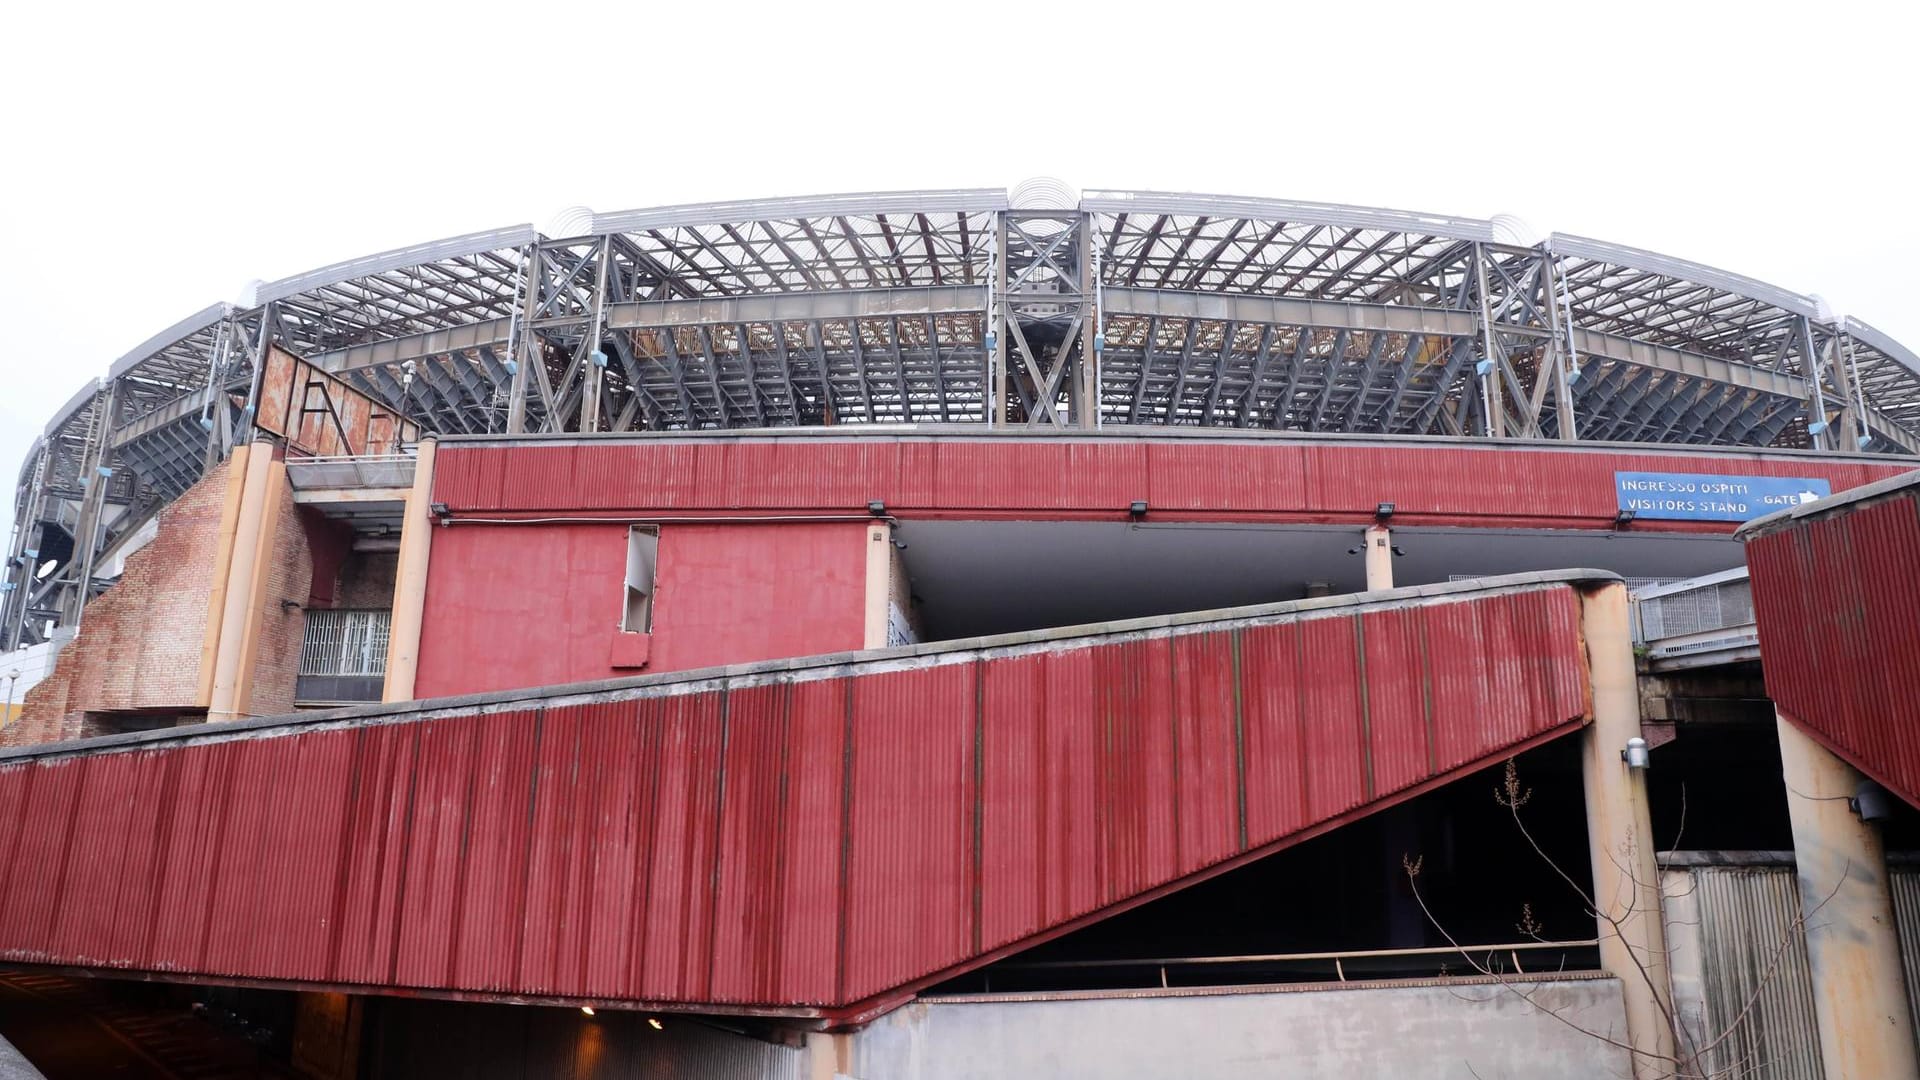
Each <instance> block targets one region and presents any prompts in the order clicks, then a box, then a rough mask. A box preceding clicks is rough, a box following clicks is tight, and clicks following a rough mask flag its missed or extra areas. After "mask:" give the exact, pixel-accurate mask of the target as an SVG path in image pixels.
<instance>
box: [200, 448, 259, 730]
mask: <svg viewBox="0 0 1920 1080" xmlns="http://www.w3.org/2000/svg"><path fill="white" fill-rule="evenodd" d="M252 453H253V448H252V447H251V446H236V447H234V448H233V456H232V457H231V458H229V459H228V461H227V490H226V492H225V499H224V500H223V501H222V502H221V504H220V532H219V535H218V538H217V539H216V541H215V543H214V549H213V582H212V586H211V588H209V589H208V591H207V626H206V630H205V632H204V633H205V637H204V638H203V639H202V640H201V644H200V680H199V684H198V689H197V690H196V692H195V694H194V699H193V700H194V704H196V705H199V706H200V707H201V708H206V707H207V706H209V705H211V704H212V703H213V673H214V668H215V666H216V665H217V664H218V662H219V654H220V625H221V623H222V622H223V621H225V616H226V612H227V576H228V575H229V574H231V573H232V572H233V540H234V532H235V530H237V529H238V528H239V527H240V497H241V493H242V492H243V491H244V490H245V488H246V484H247V459H248V458H249V457H250V456H251V455H252Z"/></svg>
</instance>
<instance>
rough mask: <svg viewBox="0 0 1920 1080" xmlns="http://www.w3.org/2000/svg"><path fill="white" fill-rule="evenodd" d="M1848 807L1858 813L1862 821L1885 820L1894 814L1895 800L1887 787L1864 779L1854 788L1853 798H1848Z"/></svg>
mask: <svg viewBox="0 0 1920 1080" xmlns="http://www.w3.org/2000/svg"><path fill="white" fill-rule="evenodd" d="M1847 809H1849V810H1851V811H1853V812H1854V813H1855V814H1858V815H1859V816H1860V820H1861V821H1885V820H1887V819H1888V818H1890V817H1892V816H1893V800H1892V799H1891V798H1889V797H1888V795H1887V789H1886V788H1883V787H1881V786H1880V785H1879V784H1876V783H1874V782H1873V781H1871V780H1862V781H1860V786H1859V787H1857V788H1855V789H1854V792H1853V798H1851V799H1848V800H1847Z"/></svg>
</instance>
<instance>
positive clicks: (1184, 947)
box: [926, 738, 1599, 995]
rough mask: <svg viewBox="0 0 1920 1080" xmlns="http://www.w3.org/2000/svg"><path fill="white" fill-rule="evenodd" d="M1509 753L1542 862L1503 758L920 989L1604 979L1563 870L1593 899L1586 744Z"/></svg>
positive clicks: (1568, 741) (1586, 917) (1560, 742)
mask: <svg viewBox="0 0 1920 1080" xmlns="http://www.w3.org/2000/svg"><path fill="white" fill-rule="evenodd" d="M1511 760H1512V763H1513V767H1514V770H1515V772H1514V775H1515V777H1516V780H1517V783H1518V785H1519V790H1520V791H1521V793H1522V805H1521V806H1520V808H1519V811H1518V813H1519V818H1520V820H1521V821H1522V822H1524V824H1525V826H1526V829H1527V831H1528V833H1530V834H1531V836H1532V838H1533V841H1535V842H1537V843H1538V844H1539V852H1538V853H1536V852H1535V851H1534V850H1533V847H1532V845H1531V843H1530V842H1529V840H1528V839H1527V836H1526V835H1523V834H1522V833H1521V831H1520V829H1519V828H1518V827H1516V824H1515V821H1514V813H1513V812H1512V811H1510V810H1509V809H1508V808H1507V807H1506V806H1504V805H1503V804H1502V801H1501V800H1502V799H1504V798H1505V784H1506V775H1507V772H1506V770H1507V763H1506V762H1501V763H1498V764H1494V765H1490V766H1488V767H1486V768H1483V769H1480V770H1478V771H1476V772H1473V773H1471V774H1469V775H1467V776H1465V777H1462V778H1461V779H1459V780H1456V781H1454V782H1452V783H1449V784H1446V785H1444V786H1442V787H1439V788H1436V789H1434V790H1432V791H1429V792H1426V793H1424V794H1421V795H1419V796H1416V797H1414V798H1412V799H1408V800H1406V801H1404V802H1401V803H1398V804H1395V805H1392V806H1389V807H1386V808H1384V809H1382V810H1380V811H1378V812H1376V813H1374V814H1371V815H1369V816H1367V817H1365V818H1362V819H1360V820H1358V821H1355V822H1353V823H1351V824H1348V825H1345V826H1342V827H1340V828H1338V829H1336V830H1334V831H1332V832H1329V833H1327V834H1324V835H1322V836H1318V837H1315V838H1313V839H1310V840H1307V841H1305V842H1303V843H1300V844H1298V845H1295V846H1292V847H1288V848H1286V849H1283V850H1281V851H1278V852H1276V853H1274V854H1272V855H1269V856H1267V857H1266V858H1263V859H1260V860H1257V861H1255V862H1252V863H1249V864H1247V865H1245V866H1242V867H1239V868H1237V869H1234V870H1231V871H1228V872H1226V873H1224V874H1221V875H1219V876H1217V877H1214V878H1210V879H1208V880H1205V881H1202V882H1200V883H1198V884H1195V885H1192V886H1189V887H1187V888H1184V889H1181V890H1180V891H1178V892H1175V893H1173V894H1171V895H1168V896H1165V897H1162V898H1160V899H1157V900H1154V901H1151V902H1149V903H1146V904H1142V905H1140V906H1139V907H1136V908H1133V909H1131V910H1129V911H1125V912H1122V913H1120V914H1118V915H1115V916H1112V917H1110V918H1107V919H1104V920H1101V921H1100V922H1097V923H1094V924H1093V925H1091V926H1088V927H1085V928H1083V929H1080V930H1077V931H1075V932H1073V933H1070V934H1066V935H1063V936H1061V937H1059V938H1056V939H1054V940H1052V941H1049V942H1046V943H1044V944H1042V945H1039V946H1036V947H1035V948H1032V949H1028V950H1026V951H1024V952H1021V953H1017V954H1015V955H1013V956H1010V957H1007V958H1006V959H1004V960H1001V961H999V962H997V963H994V964H991V965H988V966H986V967H983V968H980V969H978V970H976V971H972V972H968V973H967V974H965V975H961V976H959V977H956V978H954V979H950V980H948V981H947V982H945V983H942V984H940V985H937V986H934V987H931V988H929V989H928V990H927V991H926V992H927V993H928V994H929V995H947V994H979V993H1022V992H1031V993H1047V992H1058V991H1116V992H1117V991H1125V990H1137V989H1153V988H1179V987H1204V986H1235V985H1249V984H1284V983H1310V982H1339V981H1366V980H1392V979H1408V978H1433V977H1436V976H1454V975H1476V974H1477V972H1476V970H1475V968H1474V965H1475V964H1481V965H1485V966H1487V967H1490V968H1491V969H1493V970H1495V971H1499V972H1502V973H1508V974H1514V973H1521V974H1538V973H1541V972H1564V971H1587V970H1593V969H1597V968H1598V967H1599V956H1598V951H1597V948H1596V947H1595V946H1594V944H1593V939H1594V937H1595V924H1594V920H1593V918H1592V916H1591V915H1590V914H1588V908H1587V906H1586V903H1585V901H1584V900H1583V899H1582V898H1581V895H1580V893H1577V892H1575V891H1574V889H1573V888H1571V887H1569V885H1568V883H1567V881H1566V880H1563V879H1562V877H1561V876H1560V872H1564V873H1565V874H1566V875H1567V877H1569V878H1571V879H1572V881H1573V882H1574V883H1575V884H1576V885H1577V886H1578V887H1579V889H1580V890H1581V891H1582V892H1585V891H1589V890H1590V889H1591V885H1590V882H1591V871H1590V864H1589V862H1588V851H1587V826H1586V820H1585V809H1584V803H1583V789H1582V784H1581V776H1580V740H1579V739H1578V738H1559V739H1555V740H1553V741H1551V742H1548V743H1546V744H1544V745H1541V746H1539V747H1536V748H1534V749H1531V750H1528V751H1525V752H1523V753H1521V754H1519V755H1518V756H1516V757H1515V758H1513V759H1511ZM1409 865H1412V866H1414V867H1416V868H1417V877H1416V878H1414V879H1412V880H1411V881H1410V879H1409V876H1408V873H1407V867H1408V866H1409ZM1416 884H1417V887H1418V896H1416V894H1415V885H1416ZM1423 900H1424V902H1425V908H1424V910H1423V908H1422V901H1423ZM1456 944H1457V945H1459V946H1462V947H1463V949H1464V954H1463V949H1462V948H1455V947H1454V945H1456Z"/></svg>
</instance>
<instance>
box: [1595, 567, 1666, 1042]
mask: <svg viewBox="0 0 1920 1080" xmlns="http://www.w3.org/2000/svg"><path fill="white" fill-rule="evenodd" d="M1581 633H1582V635H1583V636H1584V637H1585V638H1586V642H1587V664H1588V670H1589V677H1590V678H1591V679H1592V681H1593V723H1592V724H1590V725H1588V727H1587V730H1586V734H1585V736H1584V738H1585V745H1584V746H1583V747H1582V750H1581V778H1582V780H1583V781H1584V786H1585V791H1586V802H1587V846H1588V849H1589V854H1590V857H1591V859H1592V864H1593V904H1594V909H1595V911H1596V912H1597V913H1598V915H1599V920H1598V921H1599V925H1598V927H1597V934H1596V936H1597V937H1598V938H1599V940H1600V964H1601V966H1602V967H1604V968H1606V969H1607V970H1608V971H1609V972H1612V973H1613V974H1614V975H1615V976H1616V977H1618V978H1619V980H1620V987H1621V991H1622V993H1623V994H1624V995H1625V999H1626V1010H1627V1033H1626V1035H1627V1037H1626V1041H1627V1042H1628V1043H1629V1044H1631V1046H1632V1047H1633V1051H1634V1055H1633V1066H1634V1068H1633V1073H1634V1076H1635V1077H1637V1078H1639V1080H1651V1078H1653V1077H1663V1076H1670V1075H1672V1074H1673V1071H1674V1064H1675V1048H1674V1024H1673V1022H1672V1016H1673V990H1672V987H1671V985H1670V982H1669V978H1668V973H1667V944H1666V931H1665V927H1664V926H1663V925H1662V923H1661V917H1660V868H1659V865H1658V864H1657V862H1656V860H1655V858H1654V843H1653V823H1652V816H1651V813H1650V812H1649V810H1648V807H1647V778H1646V774H1645V773H1644V772H1642V771H1640V770H1638V769H1634V768H1630V767H1628V765H1627V763H1626V762H1625V761H1624V760H1622V759H1621V755H1620V751H1621V750H1622V749H1624V748H1625V747H1626V745H1627V740H1628V739H1632V738H1638V737H1640V693H1639V686H1638V680H1637V678H1636V676H1635V673H1634V665H1633V634H1632V631H1631V629H1630V627H1629V624H1628V619H1627V587H1626V585H1625V584H1624V583H1621V582H1610V583H1608V584H1606V585H1602V586H1601V587H1599V588H1597V589H1595V590H1593V591H1591V592H1589V593H1588V594H1587V595H1586V598H1585V600H1584V602H1583V603H1582V605H1581Z"/></svg>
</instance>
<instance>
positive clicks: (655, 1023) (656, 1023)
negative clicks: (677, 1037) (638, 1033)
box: [647, 1016, 666, 1031]
mask: <svg viewBox="0 0 1920 1080" xmlns="http://www.w3.org/2000/svg"><path fill="white" fill-rule="evenodd" d="M647 1026H648V1027H650V1028H652V1029H653V1030H655V1031H664V1030H666V1025H665V1024H662V1023H661V1022H660V1018H659V1017H657V1016H649V1017H647Z"/></svg>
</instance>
